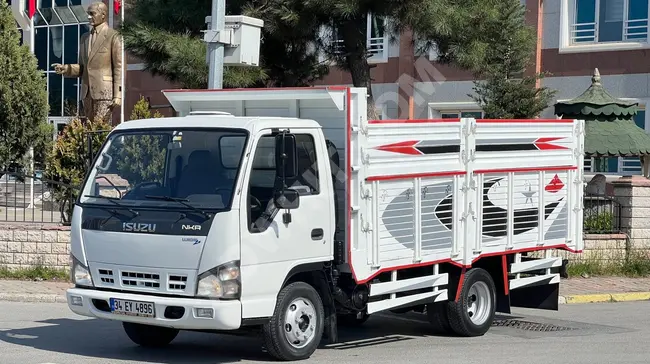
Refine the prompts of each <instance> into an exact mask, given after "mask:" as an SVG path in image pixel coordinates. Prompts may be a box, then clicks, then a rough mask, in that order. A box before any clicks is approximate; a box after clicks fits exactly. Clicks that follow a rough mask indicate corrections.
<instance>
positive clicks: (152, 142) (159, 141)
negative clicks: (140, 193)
mask: <svg viewBox="0 0 650 364" xmlns="http://www.w3.org/2000/svg"><path fill="white" fill-rule="evenodd" d="M151 117H154V118H161V117H163V115H162V114H160V113H159V112H157V111H156V113H154V114H153V116H152V115H151V111H150V110H149V103H148V102H147V100H146V99H145V98H144V97H141V98H140V100H139V101H138V102H137V103H136V104H135V106H134V107H133V112H132V113H131V118H130V120H136V119H149V118H151ZM118 150H119V154H118V155H117V156H116V161H115V163H116V166H117V168H116V170H117V171H119V174H120V177H121V178H124V179H125V180H127V181H129V186H130V187H131V188H132V187H134V186H137V185H138V184H140V183H142V182H161V183H162V181H161V180H158V179H159V178H160V176H161V175H162V174H161V173H160V171H162V170H164V169H165V153H166V151H167V140H166V138H165V137H163V136H156V135H131V136H128V137H125V138H124V141H123V143H122V145H121V146H120V147H119V148H118Z"/></svg>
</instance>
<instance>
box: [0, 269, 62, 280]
mask: <svg viewBox="0 0 650 364" xmlns="http://www.w3.org/2000/svg"><path fill="white" fill-rule="evenodd" d="M0 279H15V280H30V281H34V280H38V281H40V280H45V281H57V282H69V281H70V272H69V271H68V270H67V269H60V268H50V267H45V266H41V265H37V266H33V267H30V268H19V269H9V268H7V267H0Z"/></svg>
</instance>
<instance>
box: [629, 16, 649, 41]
mask: <svg viewBox="0 0 650 364" xmlns="http://www.w3.org/2000/svg"><path fill="white" fill-rule="evenodd" d="M623 37H624V38H625V40H631V41H642V40H646V39H648V19H634V20H626V21H625V28H624V29H623Z"/></svg>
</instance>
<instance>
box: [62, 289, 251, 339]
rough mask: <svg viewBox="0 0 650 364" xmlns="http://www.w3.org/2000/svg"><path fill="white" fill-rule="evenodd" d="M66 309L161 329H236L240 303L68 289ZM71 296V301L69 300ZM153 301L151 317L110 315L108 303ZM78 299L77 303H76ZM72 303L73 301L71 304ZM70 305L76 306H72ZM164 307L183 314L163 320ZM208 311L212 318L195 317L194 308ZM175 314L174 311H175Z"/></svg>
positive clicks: (238, 325)
mask: <svg viewBox="0 0 650 364" xmlns="http://www.w3.org/2000/svg"><path fill="white" fill-rule="evenodd" d="M66 297H67V300H68V307H70V310H72V312H74V313H76V314H78V315H82V316H88V317H96V318H101V319H108V320H116V321H127V322H134V323H141V324H146V325H155V326H165V327H171V328H175V329H181V330H236V329H238V328H239V327H240V325H241V314H242V310H241V302H239V301H217V300H203V299H191V298H176V297H159V296H151V295H142V294H132V293H122V292H105V291H97V290H93V289H80V288H70V289H68V290H67V292H66ZM73 297H79V298H75V299H74V300H73ZM111 298H118V299H123V300H132V301H144V302H153V303H154V307H155V317H137V316H124V315H116V314H113V313H111V312H110V308H109V300H110V299H111ZM79 300H81V302H78V301H79ZM75 301H76V302H75ZM74 303H79V304H78V305H77V304H74ZM167 307H182V308H183V309H184V312H183V313H182V316H180V317H179V318H168V317H165V315H166V309H167ZM198 308H208V309H209V308H211V309H212V310H213V316H212V318H203V317H198V316H197V313H196V309H198ZM176 312H178V309H176Z"/></svg>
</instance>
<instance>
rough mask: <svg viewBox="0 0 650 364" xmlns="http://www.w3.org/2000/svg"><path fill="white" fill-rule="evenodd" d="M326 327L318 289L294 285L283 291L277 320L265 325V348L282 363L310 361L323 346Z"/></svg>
mask: <svg viewBox="0 0 650 364" xmlns="http://www.w3.org/2000/svg"><path fill="white" fill-rule="evenodd" d="M324 323H325V311H324V308H323V302H322V301H321V298H320V295H319V294H318V292H317V291H316V290H315V289H314V287H312V286H310V285H309V284H307V283H304V282H295V283H291V284H289V285H288V286H286V287H284V288H283V289H282V291H280V294H279V295H278V300H277V303H276V305H275V312H274V314H273V317H271V320H269V322H268V323H267V324H265V325H264V328H263V338H264V346H265V347H266V350H267V351H268V352H269V354H270V355H271V356H273V357H274V358H276V359H279V360H284V361H293V360H303V359H308V358H309V357H310V356H311V355H312V354H313V353H314V351H316V348H318V345H319V344H320V341H321V337H322V336H323V328H324Z"/></svg>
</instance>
